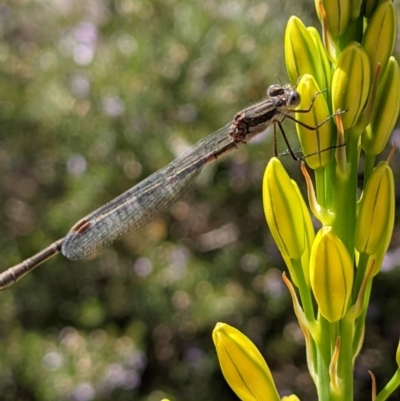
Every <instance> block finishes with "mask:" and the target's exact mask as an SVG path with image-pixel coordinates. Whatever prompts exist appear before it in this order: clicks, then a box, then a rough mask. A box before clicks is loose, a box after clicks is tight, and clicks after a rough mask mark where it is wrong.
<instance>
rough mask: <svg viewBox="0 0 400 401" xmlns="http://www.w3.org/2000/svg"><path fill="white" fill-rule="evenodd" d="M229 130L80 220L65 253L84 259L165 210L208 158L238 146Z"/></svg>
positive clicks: (195, 148) (197, 144)
mask: <svg viewBox="0 0 400 401" xmlns="http://www.w3.org/2000/svg"><path fill="white" fill-rule="evenodd" d="M230 130H231V124H228V125H226V126H225V127H223V128H221V129H220V130H218V131H216V132H214V133H212V134H211V135H209V136H207V137H206V138H204V139H202V140H200V141H199V142H197V143H196V144H195V145H194V146H193V147H191V148H190V149H189V150H188V151H187V152H186V153H184V154H183V155H181V156H179V157H178V158H177V159H175V160H174V161H172V162H171V163H170V164H168V165H167V166H165V167H164V168H162V169H161V170H158V171H156V172H155V173H153V174H152V175H150V176H149V177H148V178H146V179H145V180H143V181H142V182H140V183H138V184H137V185H135V186H134V187H132V188H131V189H129V190H128V191H126V192H124V193H123V194H121V195H120V196H118V197H117V198H115V199H113V200H112V201H111V202H109V203H107V204H105V205H104V206H102V207H100V208H99V209H97V210H95V211H94V212H92V213H91V214H89V215H88V216H86V217H85V218H83V219H82V220H80V221H79V222H78V223H76V224H75V225H74V226H73V227H72V228H71V230H70V231H69V233H68V234H67V236H66V238H65V241H64V243H63V246H62V251H61V252H62V254H63V255H64V256H66V257H67V258H69V259H72V260H79V259H83V258H84V257H86V256H88V255H90V254H92V253H94V252H96V251H97V250H99V249H101V248H103V247H105V246H107V245H108V244H110V243H111V242H113V241H115V240H116V239H118V238H120V237H121V236H123V235H124V234H126V233H128V232H129V231H133V230H136V229H138V228H139V227H141V226H143V225H144V224H146V223H147V222H148V221H150V220H151V219H153V218H154V217H155V216H156V215H157V214H158V213H160V212H162V211H164V210H166V209H167V208H168V207H169V206H171V205H172V204H173V203H174V202H176V200H177V199H179V197H180V196H181V195H182V194H183V192H184V191H185V190H186V189H187V188H188V187H189V186H190V184H191V183H192V182H193V180H194V179H195V178H196V177H197V176H198V175H199V173H200V171H201V170H202V168H203V167H204V165H205V164H206V163H207V162H209V161H210V160H213V159H215V158H216V157H217V156H219V155H222V154H224V153H226V152H228V151H230V150H232V149H235V147H236V145H235V143H234V140H233V139H232V137H231V136H230Z"/></svg>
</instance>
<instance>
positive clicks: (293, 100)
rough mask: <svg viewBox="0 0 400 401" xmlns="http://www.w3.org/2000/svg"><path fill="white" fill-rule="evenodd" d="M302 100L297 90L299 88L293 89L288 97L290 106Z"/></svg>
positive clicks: (287, 101)
mask: <svg viewBox="0 0 400 401" xmlns="http://www.w3.org/2000/svg"><path fill="white" fill-rule="evenodd" d="M300 101H301V97H300V93H299V92H297V90H295V89H293V90H291V91H290V92H289V94H288V95H287V97H286V104H287V105H288V106H292V107H296V106H298V105H299V104H300Z"/></svg>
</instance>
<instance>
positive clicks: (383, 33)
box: [362, 0, 397, 76]
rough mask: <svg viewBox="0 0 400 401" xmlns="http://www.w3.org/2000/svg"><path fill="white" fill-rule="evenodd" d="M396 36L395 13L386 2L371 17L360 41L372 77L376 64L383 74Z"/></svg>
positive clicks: (389, 2)
mask: <svg viewBox="0 0 400 401" xmlns="http://www.w3.org/2000/svg"><path fill="white" fill-rule="evenodd" d="M396 34H397V23H396V12H395V10H394V6H393V3H392V2H391V0H387V1H385V2H384V3H382V4H381V5H380V6H379V7H378V8H377V9H376V11H375V12H374V14H373V15H372V17H371V19H370V21H369V23H368V25H367V29H366V30H365V32H364V36H363V39H362V45H363V46H364V49H365V51H366V53H367V54H368V57H369V61H370V66H371V75H372V76H373V75H374V74H375V72H376V69H377V66H378V63H380V64H381V66H382V73H383V72H385V69H386V66H387V63H388V61H389V57H390V56H391V55H392V53H393V49H394V43H395V41H396Z"/></svg>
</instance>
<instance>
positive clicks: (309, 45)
mask: <svg viewBox="0 0 400 401" xmlns="http://www.w3.org/2000/svg"><path fill="white" fill-rule="evenodd" d="M285 61H286V69H287V72H288V75H289V78H290V82H291V83H292V85H294V84H295V83H296V82H297V81H298V79H299V77H300V76H302V75H304V74H310V75H312V76H313V77H314V78H315V79H316V81H317V82H318V83H319V85H320V86H321V87H322V88H323V89H325V88H326V78H325V73H324V68H325V67H324V65H323V62H322V61H321V55H320V53H319V48H318V47H317V45H316V44H315V42H314V39H313V35H312V34H311V33H310V32H309V31H308V30H307V28H306V27H305V26H304V24H303V23H302V22H301V20H300V19H299V18H297V17H291V18H290V19H289V21H288V23H287V25H286V32H285Z"/></svg>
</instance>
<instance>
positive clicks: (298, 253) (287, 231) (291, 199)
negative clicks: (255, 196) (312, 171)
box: [263, 158, 314, 286]
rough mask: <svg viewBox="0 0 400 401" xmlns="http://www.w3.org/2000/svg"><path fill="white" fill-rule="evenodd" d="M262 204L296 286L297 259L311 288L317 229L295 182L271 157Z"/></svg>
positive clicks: (266, 171) (266, 172) (264, 181)
mask: <svg viewBox="0 0 400 401" xmlns="http://www.w3.org/2000/svg"><path fill="white" fill-rule="evenodd" d="M263 203H264V212H265V217H266V220H267V223H268V226H269V229H270V231H271V234H272V236H273V237H274V240H275V242H276V244H277V246H278V248H279V250H280V252H281V254H282V257H283V258H284V260H285V262H286V265H287V267H288V269H289V271H290V276H291V278H292V280H293V282H294V284H295V285H296V286H297V285H298V279H297V274H298V273H296V270H295V268H294V262H293V260H298V261H300V262H301V266H302V269H303V275H304V279H305V281H306V284H307V286H309V271H308V265H309V264H308V255H309V252H310V249H311V244H312V242H313V239H314V227H313V224H312V221H311V216H310V213H309V212H308V209H307V206H306V204H305V202H304V199H303V197H302V195H301V192H300V190H299V188H298V186H297V184H296V182H295V181H293V180H291V179H290V177H289V175H288V174H287V172H286V171H285V169H284V167H283V166H282V163H281V162H280V161H279V159H277V158H272V159H271V160H270V162H269V163H268V165H267V168H266V169H265V173H264V179H263ZM295 264H296V265H297V263H295Z"/></svg>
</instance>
